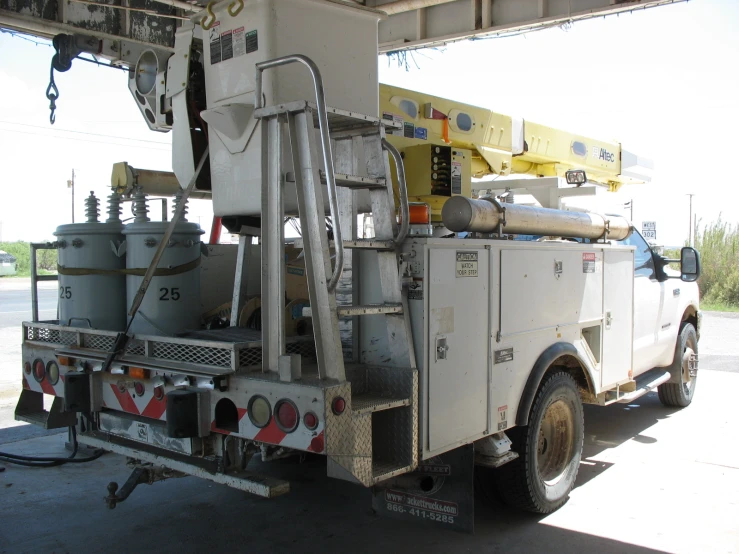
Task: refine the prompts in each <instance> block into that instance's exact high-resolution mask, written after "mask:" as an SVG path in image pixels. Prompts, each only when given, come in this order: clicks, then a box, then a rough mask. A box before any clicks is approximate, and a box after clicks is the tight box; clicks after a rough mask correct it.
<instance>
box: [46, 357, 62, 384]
mask: <svg viewBox="0 0 739 554" xmlns="http://www.w3.org/2000/svg"><path fill="white" fill-rule="evenodd" d="M46 380H47V381H49V384H50V385H51V386H52V387H53V386H54V385H56V384H57V383H58V382H59V365H58V364H57V363H56V362H54V361H52V362H49V363H48V364H46Z"/></svg>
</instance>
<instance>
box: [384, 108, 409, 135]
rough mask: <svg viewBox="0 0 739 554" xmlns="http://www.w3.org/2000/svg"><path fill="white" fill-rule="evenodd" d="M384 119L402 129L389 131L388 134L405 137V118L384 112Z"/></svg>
mask: <svg viewBox="0 0 739 554" xmlns="http://www.w3.org/2000/svg"><path fill="white" fill-rule="evenodd" d="M382 119H384V120H385V121H391V122H392V123H393V125H395V126H398V127H400V128H399V129H393V128H391V129H388V134H390V135H398V136H401V137H402V136H403V132H404V131H403V118H402V117H400V116H399V115H396V114H394V113H392V112H382Z"/></svg>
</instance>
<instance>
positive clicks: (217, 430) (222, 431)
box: [210, 419, 231, 435]
mask: <svg viewBox="0 0 739 554" xmlns="http://www.w3.org/2000/svg"><path fill="white" fill-rule="evenodd" d="M210 430H211V431H212V432H213V433H221V434H222V435H230V434H231V431H226V430H225V429H219V428H218V427H216V420H215V419H214V420H213V422H212V423H211V424H210Z"/></svg>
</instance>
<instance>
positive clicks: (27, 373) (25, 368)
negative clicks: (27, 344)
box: [23, 362, 32, 375]
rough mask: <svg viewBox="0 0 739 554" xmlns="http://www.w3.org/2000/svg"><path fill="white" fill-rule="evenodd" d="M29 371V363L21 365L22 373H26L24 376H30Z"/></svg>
mask: <svg viewBox="0 0 739 554" xmlns="http://www.w3.org/2000/svg"><path fill="white" fill-rule="evenodd" d="M31 369H32V368H31V362H26V363H25V364H23V371H25V372H26V375H30V374H31Z"/></svg>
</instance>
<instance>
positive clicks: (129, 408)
mask: <svg viewBox="0 0 739 554" xmlns="http://www.w3.org/2000/svg"><path fill="white" fill-rule="evenodd" d="M110 388H111V389H113V394H115V397H116V398H117V399H118V403H119V404H120V405H121V410H123V411H124V412H128V413H129V414H136V415H139V409H138V408H137V407H136V403H135V402H134V401H133V398H131V395H130V394H129V393H128V391H124V392H121V390H120V389H119V388H118V385H114V384H111V385H110Z"/></svg>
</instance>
